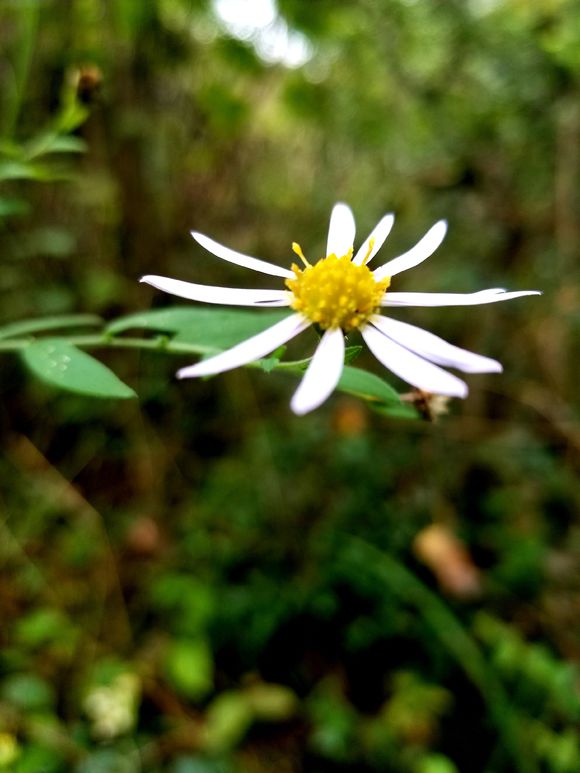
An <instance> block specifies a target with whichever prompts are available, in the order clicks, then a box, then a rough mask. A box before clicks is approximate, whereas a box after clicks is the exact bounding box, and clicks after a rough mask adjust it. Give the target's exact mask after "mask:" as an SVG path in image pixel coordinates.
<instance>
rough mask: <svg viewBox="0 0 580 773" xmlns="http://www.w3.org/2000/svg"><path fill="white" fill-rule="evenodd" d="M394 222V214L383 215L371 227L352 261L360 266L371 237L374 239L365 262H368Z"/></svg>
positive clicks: (383, 241)
mask: <svg viewBox="0 0 580 773" xmlns="http://www.w3.org/2000/svg"><path fill="white" fill-rule="evenodd" d="M394 222H395V216H394V215H385V216H384V217H383V218H381V220H379V222H378V223H377V225H376V226H375V227H374V228H373V230H372V231H371V233H370V234H369V236H368V238H367V239H366V240H365V241H364V242H363V243H362V245H361V247H360V249H359V251H358V252H357V254H356V255H355V257H354V260H353V261H352V262H353V263H355V264H356V265H357V266H360V265H361V263H362V262H363V261H364V259H365V258H366V255H367V252H368V250H369V244H370V241H371V239H374V244H373V248H372V250H371V251H370V254H369V257H368V260H367V264H368V263H370V261H371V260H372V259H373V257H374V256H375V255H376V254H377V252H378V251H379V250H380V249H381V247H382V246H383V244H384V243H385V239H386V238H387V236H388V235H389V234H390V232H391V228H392V227H393V223H394Z"/></svg>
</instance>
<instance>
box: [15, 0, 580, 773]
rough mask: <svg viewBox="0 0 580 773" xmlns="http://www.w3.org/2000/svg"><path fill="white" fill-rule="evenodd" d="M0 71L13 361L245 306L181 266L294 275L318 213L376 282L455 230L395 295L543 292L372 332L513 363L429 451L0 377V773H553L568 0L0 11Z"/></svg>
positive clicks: (265, 385) (19, 373) (395, 438)
mask: <svg viewBox="0 0 580 773" xmlns="http://www.w3.org/2000/svg"><path fill="white" fill-rule="evenodd" d="M0 52H1V59H0V135H1V143H0V185H1V188H0V244H1V255H2V272H1V274H0V288H1V293H2V307H1V312H0V313H1V322H2V324H4V327H3V328H2V329H1V330H0V336H1V337H2V338H3V339H4V343H6V339H8V344H7V345H6V346H5V349H6V350H9V349H10V337H11V336H12V337H13V336H14V335H15V334H18V335H25V334H26V335H28V334H31V333H35V331H39V330H41V329H42V323H38V319H39V318H42V319H44V320H46V319H53V320H54V319H55V318H56V319H60V320H61V322H62V320H63V319H69V321H70V319H71V318H70V315H82V316H81V317H74V318H73V322H74V324H78V326H79V329H81V330H84V329H86V328H84V327H83V326H84V325H87V326H89V327H90V325H91V324H94V322H95V319H96V318H100V319H104V320H106V321H108V322H110V321H112V320H114V319H116V318H118V317H119V316H120V315H123V314H128V313H134V312H138V311H147V310H149V309H151V308H152V307H153V306H155V307H159V308H161V307H173V306H175V305H177V303H176V301H177V299H174V298H170V297H166V296H162V294H161V293H155V292H154V291H153V290H152V289H151V288H148V287H145V286H144V285H139V284H138V281H137V280H138V278H139V276H140V275H142V274H145V273H158V274H165V275H168V276H175V277H179V278H182V279H188V280H191V281H200V282H208V283H213V284H223V285H230V286H239V287H248V286H252V285H254V284H255V281H256V275H254V274H252V275H251V276H249V275H248V273H247V272H245V271H244V270H243V269H239V268H236V267H234V266H231V265H228V264H225V263H223V262H221V261H219V260H217V259H212V257H211V256H208V255H206V254H204V252H203V250H201V248H199V247H198V246H197V245H196V244H195V243H194V242H193V240H192V239H191V238H190V236H189V233H188V231H189V230H190V229H192V228H195V229H197V230H200V231H202V232H204V233H207V234H209V235H211V236H213V237H214V238H216V239H218V240H219V241H221V242H222V243H225V244H227V245H229V246H231V247H233V248H235V249H238V250H240V251H242V252H246V253H249V254H254V255H258V256H262V257H265V258H267V259H270V260H272V261H274V262H277V263H279V264H280V265H287V264H289V263H290V261H291V253H290V244H291V242H292V241H293V240H296V241H298V242H300V243H301V244H302V245H303V247H304V249H305V250H306V252H307V254H309V255H315V254H320V251H321V250H322V249H323V245H324V243H325V238H326V229H327V224H328V215H329V213H330V209H331V207H332V205H333V204H334V202H335V201H338V200H344V201H347V202H348V203H349V204H350V205H351V206H352V208H353V210H354V212H355V215H356V216H357V222H358V227H359V235H361V236H362V237H364V236H366V233H365V232H367V233H368V231H369V230H370V229H371V228H372V226H373V225H374V224H375V222H376V221H377V220H378V219H379V217H380V216H381V215H382V214H383V213H385V212H387V211H394V212H395V213H396V214H397V222H396V224H395V228H394V230H393V234H392V236H391V237H390V238H389V240H388V242H387V244H386V245H385V247H384V248H383V250H382V253H381V255H382V257H383V259H384V260H386V259H387V258H388V257H390V256H394V255H396V254H397V253H398V252H401V251H403V250H405V249H407V248H408V247H409V246H411V245H412V244H414V243H415V241H417V240H418V239H419V237H420V236H422V235H423V233H424V232H425V231H426V230H427V228H428V227H429V226H430V225H431V224H432V223H433V222H434V221H435V220H437V219H439V218H441V217H445V218H447V219H448V221H449V225H450V229H449V234H448V237H447V239H446V241H445V243H444V244H443V246H442V247H441V248H440V249H439V250H438V251H437V253H436V254H435V255H434V256H433V257H432V258H431V259H430V260H429V261H427V262H426V263H425V264H424V265H422V266H421V267H420V268H418V269H416V270H415V271H413V272H409V274H405V275H403V276H401V279H400V282H397V289H398V290H399V289H401V290H422V291H433V292H434V291H456V292H469V291H474V290H480V289H484V288H486V287H495V286H503V287H507V288H509V289H541V290H543V291H544V296H543V297H542V298H530V299H523V300H519V301H514V302H511V303H506V304H497V305H493V306H484V307H477V308H469V309H417V310H408V311H406V312H404V313H400V314H399V313H398V314H397V317H399V318H401V319H405V320H407V321H409V322H413V323H416V324H419V325H424V326H425V327H427V328H428V329H430V330H432V331H433V332H436V333H438V334H440V335H443V336H444V337H446V338H448V339H449V340H451V341H453V342H454V343H456V344H459V345H462V346H465V347H467V348H470V349H473V350H475V351H478V352H481V353H485V354H487V355H489V356H492V357H496V358H498V359H499V360H500V361H502V362H503V363H504V366H505V373H504V374H503V375H480V376H476V377H473V378H471V379H469V380H470V387H471V393H470V396H469V398H468V399H467V400H466V401H465V402H462V401H454V402H453V403H452V404H451V405H450V410H449V414H448V415H446V416H443V417H442V418H440V419H439V420H438V421H435V422H431V421H426V420H424V419H419V418H417V419H397V418H393V417H390V416H387V415H384V414H380V413H377V412H373V411H372V410H369V408H368V407H367V404H366V403H364V402H363V401H359V400H357V399H356V398H351V397H348V396H345V395H339V394H337V395H335V396H334V397H332V398H331V399H330V400H329V402H328V403H327V404H326V405H325V406H323V408H322V409H320V410H318V411H317V412H316V413H315V414H313V415H309V416H307V417H305V418H302V419H298V418H296V417H295V416H293V415H292V414H291V412H290V410H289V408H288V401H289V398H290V394H291V391H292V389H293V387H294V386H295V383H296V381H295V379H294V380H292V379H291V378H289V377H287V376H284V375H279V374H277V373H272V374H269V375H268V374H265V373H260V372H256V371H253V370H239V371H236V372H232V373H228V374H225V375H223V376H220V377H218V378H215V379H210V380H207V381H189V382H176V381H175V379H174V373H175V370H176V369H177V368H178V367H179V366H182V365H186V364H189V363H190V362H192V361H193V359H194V358H192V357H189V358H187V357H185V358H184V357H176V356H174V355H169V354H164V353H159V352H151V351H141V352H136V351H129V350H127V351H117V350H105V351H99V352H98V356H99V358H101V359H102V361H103V362H105V363H106V364H107V365H109V366H110V367H111V368H112V369H113V370H114V371H115V373H117V374H118V375H119V377H120V378H122V379H123V381H124V382H125V383H127V384H129V385H130V386H131V387H132V388H133V389H134V390H135V391H136V392H137V394H138V396H139V398H138V400H99V399H90V398H88V397H82V396H78V395H73V394H70V393H68V394H67V393H65V392H62V391H58V390H55V389H53V388H51V387H49V386H47V385H44V384H43V383H42V382H40V381H36V380H34V379H33V378H32V377H31V375H30V374H29V373H28V372H27V370H26V368H25V367H23V364H22V362H21V361H20V360H19V359H18V358H17V357H16V356H15V355H14V354H11V353H5V354H3V359H2V382H1V383H2V387H1V388H2V401H1V409H0V415H1V431H2V455H1V457H0V486H1V493H0V497H1V498H0V505H1V511H2V513H1V520H0V569H1V572H2V582H1V585H0V770H6V771H15V772H16V773H60V771H75V773H109V772H110V773H117V772H118V773H136V772H137V771H147V772H149V771H152V772H153V773H155V772H156V771H170V773H237V772H238V771H241V772H242V773H266V772H269V771H275V772H276V773H299V772H301V771H306V772H307V773H334V772H335V771H357V772H361V773H364V772H365V771H368V772H369V773H370V772H371V771H394V773H454V772H457V771H459V772H460V773H480V772H481V773H483V772H484V771H485V772H486V773H513V772H514V771H515V773H578V771H579V770H580V745H579V721H580V693H579V684H580V683H579V677H578V670H577V664H578V661H579V660H580V521H579V519H578V514H579V513H580V501H579V500H580V488H579V487H578V482H577V473H578V468H579V465H580V414H579V411H580V402H579V398H578V370H579V369H578V358H579V355H580V352H579V344H578V341H579V338H578V329H579V327H580V312H579V309H580V275H579V269H578V259H577V256H578V249H579V246H580V219H579V217H578V214H579V204H580V3H579V2H578V0H533V2H532V0H528V1H526V0H353V1H352V2H348V1H346V0H345V1H344V2H337V1H336V0H334V1H333V0H278V3H277V5H276V6H274V4H273V2H266V1H265V0H262V2H258V0H247V2H246V1H244V0H221V1H216V2H210V0H147V2H145V1H143V2H141V1H140V0H0ZM265 283H266V284H267V280H266V282H265ZM63 315H64V316H63ZM30 320H36V322H33V323H32V324H30ZM75 320H76V321H75ZM63 324H64V323H63ZM71 324H72V323H71ZM46 327H47V330H49V329H50V323H47V325H46ZM0 344H2V342H0ZM1 348H2V346H0V349H1ZM310 351H311V345H310ZM358 363H361V364H362V365H363V367H367V368H369V369H374V370H375V372H377V373H381V375H383V372H382V371H381V369H380V368H375V364H374V363H373V362H372V358H370V357H369V358H368V359H367V358H366V355H364V354H363V355H362V356H361V358H360V359H359V361H358V362H357V364H358ZM387 378H389V377H388V375H387ZM392 381H393V382H395V381H396V380H395V379H394V378H393V379H392ZM395 385H396V386H397V387H398V388H399V389H400V390H402V391H404V387H402V385H400V384H395Z"/></svg>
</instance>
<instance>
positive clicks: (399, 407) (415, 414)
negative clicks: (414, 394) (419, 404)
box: [370, 402, 421, 419]
mask: <svg viewBox="0 0 580 773" xmlns="http://www.w3.org/2000/svg"><path fill="white" fill-rule="evenodd" d="M370 407H371V408H372V409H373V410H374V411H375V413H380V414H382V415H383V416H389V417H390V418H391V419H420V418H421V415H420V414H419V411H418V410H417V409H416V408H415V407H414V406H412V405H409V403H402V402H401V403H392V404H391V405H384V404H379V403H370Z"/></svg>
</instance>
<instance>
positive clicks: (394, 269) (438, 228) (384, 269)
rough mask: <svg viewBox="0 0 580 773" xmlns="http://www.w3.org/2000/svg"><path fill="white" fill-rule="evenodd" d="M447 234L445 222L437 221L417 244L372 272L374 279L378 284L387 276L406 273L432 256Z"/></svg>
mask: <svg viewBox="0 0 580 773" xmlns="http://www.w3.org/2000/svg"><path fill="white" fill-rule="evenodd" d="M446 233H447V223H446V221H445V220H439V221H438V222H437V223H435V225H434V226H432V227H431V228H430V229H429V230H428V231H427V233H426V234H425V236H424V237H423V238H422V239H421V241H419V242H417V244H416V245H415V246H414V247H411V249H410V250H408V251H407V252H404V253H403V254H402V255H399V257H398V258H393V260H389V262H388V263H385V264H384V265H383V266H381V267H380V268H377V270H376V271H375V272H374V277H375V279H376V280H377V282H379V281H380V280H381V279H384V278H385V277H387V276H389V277H390V276H395V274H400V273H401V271H406V270H407V269H408V268H413V266H417V265H419V263H422V262H423V261H424V260H426V259H427V258H428V257H429V256H430V255H433V253H434V252H435V250H436V249H437V247H439V245H440V244H441V242H442V241H443V239H444V238H445V234H446Z"/></svg>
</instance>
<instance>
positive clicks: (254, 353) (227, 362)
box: [177, 314, 311, 378]
mask: <svg viewBox="0 0 580 773" xmlns="http://www.w3.org/2000/svg"><path fill="white" fill-rule="evenodd" d="M310 324H311V323H310V321H309V320H307V319H306V317H303V316H302V315H301V314H291V315H290V316H289V317H286V318H285V319H283V320H282V321H281V322H276V324H275V325H272V326H271V327H269V328H268V329H267V330H263V331H262V332H261V333H258V334H257V335H255V336H252V337H251V338H248V339H246V340H245V341H242V343H240V344H236V346H232V348H231V349H228V350H227V351H225V352H220V353H219V354H216V355H215V356H214V357H209V358H208V359H207V360H202V361H201V362H198V363H197V364H196V365H190V366H188V367H187V368H181V370H179V371H177V377H178V378H190V377H194V376H211V375H213V374H214V373H222V372H223V371H225V370H232V369H233V368H239V367H240V366H241V365H247V364H248V363H249V362H253V361H254V360H259V359H260V357H265V356H266V355H267V354H270V352H273V351H274V349H277V348H278V347H279V346H282V344H285V343H286V342H287V341H289V340H290V339H291V338H294V336H297V335H298V333H301V332H302V331H303V330H305V329H306V328H307V327H308V326H309V325H310Z"/></svg>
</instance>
